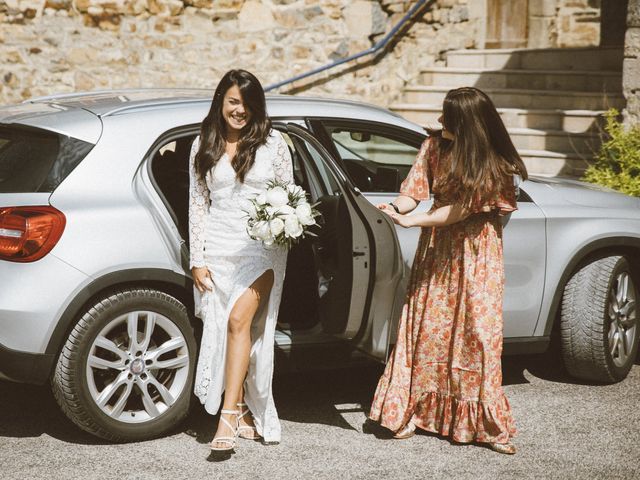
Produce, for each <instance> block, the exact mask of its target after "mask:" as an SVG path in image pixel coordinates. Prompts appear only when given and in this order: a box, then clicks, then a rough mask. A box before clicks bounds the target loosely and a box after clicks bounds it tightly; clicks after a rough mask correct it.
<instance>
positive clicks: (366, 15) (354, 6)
mask: <svg viewBox="0 0 640 480" xmlns="http://www.w3.org/2000/svg"><path fill="white" fill-rule="evenodd" d="M343 17H344V21H345V24H346V27H347V32H348V35H349V36H350V37H352V38H362V37H366V38H368V37H370V36H371V35H377V34H380V33H384V32H385V30H386V26H387V15H386V14H385V13H384V11H383V10H382V7H381V6H380V4H379V3H377V2H370V1H365V0H356V1H355V2H352V3H350V4H349V6H347V7H346V8H345V9H344V11H343Z"/></svg>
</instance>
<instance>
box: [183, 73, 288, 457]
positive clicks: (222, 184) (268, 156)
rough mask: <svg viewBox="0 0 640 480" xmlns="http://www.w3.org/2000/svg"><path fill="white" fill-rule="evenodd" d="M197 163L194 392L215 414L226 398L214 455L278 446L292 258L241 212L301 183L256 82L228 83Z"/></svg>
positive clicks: (198, 142)
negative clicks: (269, 191)
mask: <svg viewBox="0 0 640 480" xmlns="http://www.w3.org/2000/svg"><path fill="white" fill-rule="evenodd" d="M189 163H190V206H189V233H190V250H191V265H190V266H191V270H192V274H193V279H194V286H195V288H194V295H195V310H196V316H198V317H200V318H201V319H202V321H203V323H204V326H203V335H202V343H201V349H200V356H199V359H198V366H197V370H196V379H195V394H196V396H197V397H198V398H199V399H200V401H201V402H202V403H203V404H204V406H205V409H206V410H207V412H209V413H210V414H212V415H215V414H216V413H217V412H218V410H219V408H220V402H221V396H222V393H223V392H224V402H223V405H222V410H221V415H220V422H219V423H218V429H217V431H216V435H215V437H214V439H213V441H212V444H211V448H212V450H216V451H223V452H231V451H233V449H234V448H235V446H236V438H237V436H240V437H243V438H250V439H258V438H260V437H262V438H263V439H264V441H265V442H268V443H275V442H279V441H280V422H279V420H278V415H277V412H276V408H275V404H274V401H273V395H272V391H271V379H272V375H273V357H274V333H275V326H276V320H277V315H278V308H279V305H280V298H281V294H282V284H283V281H284V273H285V267H286V259H287V252H286V250H285V249H284V248H282V247H276V248H271V247H270V248H265V247H264V245H263V244H262V243H261V242H259V241H257V240H253V239H251V238H250V237H249V235H248V233H247V230H246V227H247V218H246V215H245V213H244V212H243V210H242V205H243V202H244V201H246V199H248V198H252V197H253V196H255V195H256V194H257V193H259V192H260V191H262V190H264V188H265V186H266V184H267V182H268V181H270V180H280V181H283V182H286V183H293V168H292V163H291V156H290V153H289V149H288V148H287V145H286V143H285V141H284V138H283V137H282V135H281V134H280V133H279V132H278V131H276V130H273V129H271V122H270V120H269V119H268V117H267V116H266V104H265V98H264V92H263V90H262V86H261V85H260V83H259V82H258V80H257V79H256V78H255V77H254V76H253V75H252V74H250V73H249V72H246V71H244V70H232V71H230V72H228V73H227V74H226V75H225V76H224V77H223V78H222V79H221V81H220V83H219V84H218V87H217V89H216V91H215V94H214V97H213V101H212V105H211V110H210V112H209V114H208V115H207V117H206V118H205V119H204V121H203V124H202V129H201V134H200V136H199V137H198V138H196V139H195V141H194V143H193V146H192V149H191V157H190V162H189ZM247 407H248V408H247ZM238 428H239V430H238Z"/></svg>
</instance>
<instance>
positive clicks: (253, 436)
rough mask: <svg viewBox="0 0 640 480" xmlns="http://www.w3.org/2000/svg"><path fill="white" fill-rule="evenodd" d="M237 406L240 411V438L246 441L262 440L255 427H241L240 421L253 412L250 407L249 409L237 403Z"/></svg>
mask: <svg viewBox="0 0 640 480" xmlns="http://www.w3.org/2000/svg"><path fill="white" fill-rule="evenodd" d="M236 406H237V407H238V408H239V409H240V415H239V416H238V436H239V437H240V438H244V439H246V440H258V439H259V438H261V437H260V434H259V433H258V430H257V429H256V427H255V426H251V425H240V419H241V418H242V417H244V416H245V415H247V414H248V415H251V411H250V410H249V407H247V404H246V403H237V404H236Z"/></svg>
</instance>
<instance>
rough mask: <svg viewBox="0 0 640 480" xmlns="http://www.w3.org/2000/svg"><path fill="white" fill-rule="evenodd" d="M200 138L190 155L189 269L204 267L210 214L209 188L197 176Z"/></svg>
mask: <svg viewBox="0 0 640 480" xmlns="http://www.w3.org/2000/svg"><path fill="white" fill-rule="evenodd" d="M199 146H200V137H196V139H195V140H194V141H193V144H192V145H191V154H190V155H189V251H190V262H189V267H190V268H193V267H204V266H205V262H204V232H205V229H204V222H205V219H206V216H207V214H208V213H209V188H208V187H207V183H206V182H205V181H204V180H202V179H201V178H199V177H198V176H197V174H196V167H195V158H196V153H197V152H198V147H199Z"/></svg>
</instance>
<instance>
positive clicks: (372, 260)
mask: <svg viewBox="0 0 640 480" xmlns="http://www.w3.org/2000/svg"><path fill="white" fill-rule="evenodd" d="M274 126H279V127H280V128H281V129H283V127H284V128H286V131H283V133H285V134H286V136H287V137H288V143H289V147H290V148H291V150H292V156H293V161H294V170H295V172H296V182H297V183H298V184H300V185H301V186H302V187H303V188H305V190H307V192H308V193H309V194H310V196H311V201H312V203H317V204H318V205H317V208H318V210H319V211H320V212H321V213H322V217H321V219H319V221H318V223H319V226H320V227H319V228H317V229H315V230H314V232H315V233H316V235H317V237H314V238H312V240H311V241H310V244H311V249H312V251H313V259H314V263H315V267H316V272H317V280H318V281H317V290H318V297H317V313H318V316H319V322H320V324H321V325H322V329H323V331H324V332H325V333H330V334H332V335H335V336H337V337H340V338H343V339H346V340H350V341H351V342H352V343H354V345H355V346H357V347H358V348H359V349H361V350H362V351H364V352H365V353H368V354H369V355H371V356H373V357H375V358H377V359H380V360H385V359H386V357H387V353H388V347H389V337H390V328H391V325H396V321H395V320H396V319H395V318H394V317H395V316H397V314H398V312H399V308H398V306H399V305H401V302H402V300H403V297H404V292H402V291H398V288H399V285H400V280H401V277H402V274H403V262H402V254H401V251H400V246H399V244H398V239H397V236H396V232H395V227H394V224H393V222H392V221H391V220H390V218H389V217H388V216H387V215H386V214H384V213H382V212H381V211H380V210H378V209H377V208H376V207H375V206H373V205H372V204H371V203H370V202H369V201H368V200H367V199H366V198H364V197H363V195H362V194H361V193H360V192H359V191H358V190H357V189H356V188H354V187H353V186H352V184H351V183H350V181H349V180H348V179H347V177H346V176H345V174H344V172H343V171H342V170H341V168H340V167H339V166H338V165H337V163H336V162H335V161H334V160H333V159H332V157H331V156H330V155H329V153H328V152H327V151H326V150H325V148H324V147H323V146H322V145H321V144H320V142H318V141H317V140H316V139H315V138H314V137H313V135H312V134H311V133H310V132H309V131H308V130H307V129H305V128H303V127H301V126H300V125H297V124H293V123H289V124H287V125H274ZM292 253H293V252H292ZM290 259H291V254H290Z"/></svg>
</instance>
